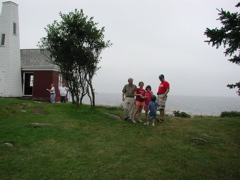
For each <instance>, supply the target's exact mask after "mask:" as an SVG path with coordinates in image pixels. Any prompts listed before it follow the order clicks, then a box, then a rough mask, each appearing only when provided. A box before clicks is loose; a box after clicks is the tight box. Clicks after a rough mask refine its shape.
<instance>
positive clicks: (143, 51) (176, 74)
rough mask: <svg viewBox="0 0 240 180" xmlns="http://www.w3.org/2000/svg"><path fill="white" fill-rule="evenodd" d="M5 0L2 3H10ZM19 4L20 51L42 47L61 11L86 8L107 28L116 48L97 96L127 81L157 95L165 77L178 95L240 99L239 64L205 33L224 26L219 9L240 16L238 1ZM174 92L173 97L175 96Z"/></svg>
mask: <svg viewBox="0 0 240 180" xmlns="http://www.w3.org/2000/svg"><path fill="white" fill-rule="evenodd" d="M4 1H5V0H0V2H4ZM13 2H15V3H17V4H18V5H19V21H20V47H21V49H34V48H38V47H37V46H36V45H37V43H38V41H39V40H40V38H41V37H44V36H46V32H45V30H44V28H45V27H46V26H47V24H52V23H53V21H54V20H58V21H60V20H61V19H60V16H59V12H60V11H61V12H62V13H69V12H70V11H73V10H74V9H76V8H77V9H83V12H84V14H85V15H88V16H89V17H94V19H93V20H94V21H95V22H98V23H99V25H98V26H99V27H103V26H104V27H105V40H110V41H111V42H112V43H113V46H112V47H110V48H107V49H105V50H104V51H103V53H102V60H101V63H100V64H99V65H100V66H101V69H100V70H99V71H98V72H97V76H95V78H94V87H95V90H96V92H97V93H101V92H107V93H117V92H121V90H122V88H123V86H124V84H126V83H127V79H128V78H129V77H132V78H133V79H134V83H135V84H136V85H138V82H139V81H143V82H144V83H145V85H151V86H152V89H153V92H154V93H156V91H157V88H158V85H159V79H158V76H159V75H160V74H164V75H165V79H166V80H167V81H168V82H169V83H170V89H171V90H170V94H172V95H201V96H236V98H238V97H237V95H236V93H235V91H236V90H237V89H233V90H230V89H229V88H227V87H226V85H227V84H232V83H235V82H238V81H239V80H240V78H239V77H240V71H239V66H238V65H235V64H233V63H230V62H229V61H227V59H229V57H225V55H224V53H223V52H224V49H223V48H219V49H216V48H215V47H211V45H208V44H207V43H205V42H204V40H207V38H206V36H204V31H205V30H206V28H207V27H209V28H215V27H220V26H221V24H220V22H219V21H217V20H216V19H217V18H218V11H217V10H216V8H218V9H221V8H223V9H225V10H228V11H230V12H237V11H239V8H236V7H235V5H236V4H237V3H238V0H201V1H193V0H171V1H169V0H161V1H160V0H38V1H37V0H34V1H33V0H13ZM170 94H169V95H170Z"/></svg>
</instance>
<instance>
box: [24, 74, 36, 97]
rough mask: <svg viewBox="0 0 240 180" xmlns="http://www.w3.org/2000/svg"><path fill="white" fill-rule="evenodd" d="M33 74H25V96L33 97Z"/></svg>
mask: <svg viewBox="0 0 240 180" xmlns="http://www.w3.org/2000/svg"><path fill="white" fill-rule="evenodd" d="M33 82H34V76H33V73H24V95H25V96H32V94H33Z"/></svg>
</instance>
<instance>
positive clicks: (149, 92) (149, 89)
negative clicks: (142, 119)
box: [144, 85, 153, 119]
mask: <svg viewBox="0 0 240 180" xmlns="http://www.w3.org/2000/svg"><path fill="white" fill-rule="evenodd" d="M151 90H152V88H151V86H150V85H148V86H147V87H146V97H147V98H146V99H145V106H144V110H145V115H146V119H147V115H148V111H149V108H148V104H149V102H150V101H151V95H153V92H152V91H151Z"/></svg>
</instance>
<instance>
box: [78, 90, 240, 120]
mask: <svg viewBox="0 0 240 180" xmlns="http://www.w3.org/2000/svg"><path fill="white" fill-rule="evenodd" d="M83 103H86V104H89V103H90V102H89V99H88V98H84V100H83ZM122 103H123V102H122V94H121V93H97V94H96V104H97V105H109V106H120V105H122ZM173 111H184V112H186V113H189V114H192V115H213V116H219V115H220V114H221V112H223V111H240V97H239V96H237V95H236V97H206V96H179V95H171V94H169V96H168V100H167V103H166V112H168V113H171V112H173Z"/></svg>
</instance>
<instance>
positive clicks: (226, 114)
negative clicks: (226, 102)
mask: <svg viewBox="0 0 240 180" xmlns="http://www.w3.org/2000/svg"><path fill="white" fill-rule="evenodd" d="M220 117H240V112H237V111H224V112H221V115H220Z"/></svg>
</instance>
